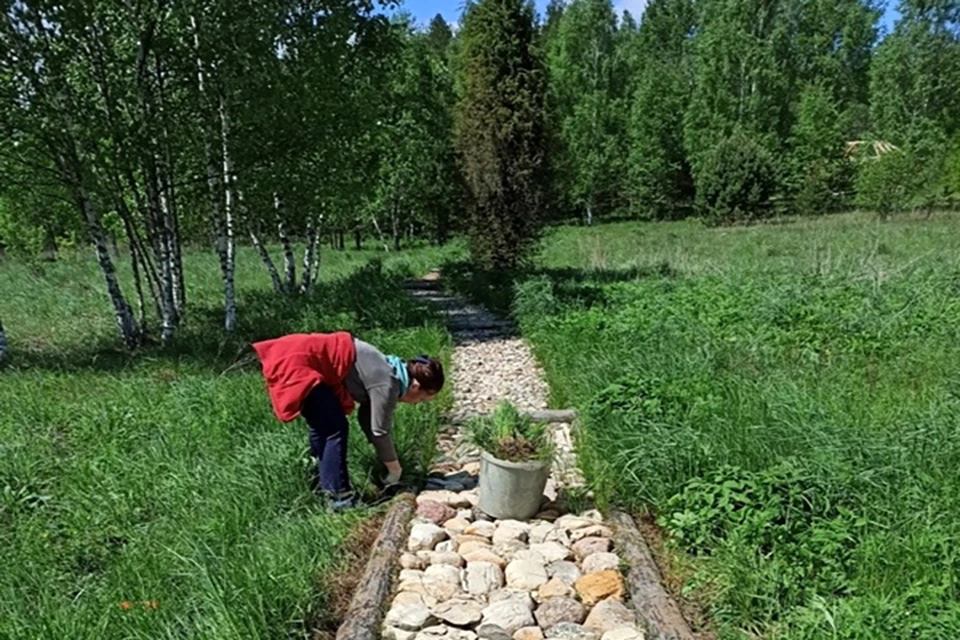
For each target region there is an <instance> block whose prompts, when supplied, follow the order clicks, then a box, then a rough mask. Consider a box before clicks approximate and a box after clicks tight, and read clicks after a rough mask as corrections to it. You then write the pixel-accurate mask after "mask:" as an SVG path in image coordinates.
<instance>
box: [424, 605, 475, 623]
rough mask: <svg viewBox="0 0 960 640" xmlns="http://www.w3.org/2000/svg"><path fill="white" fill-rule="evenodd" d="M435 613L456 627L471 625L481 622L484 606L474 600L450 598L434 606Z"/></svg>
mask: <svg viewBox="0 0 960 640" xmlns="http://www.w3.org/2000/svg"><path fill="white" fill-rule="evenodd" d="M433 615H435V616H436V617H438V618H440V619H441V620H443V621H444V622H446V623H447V624H452V625H453V626H455V627H469V626H471V625H474V624H476V623H478V622H480V619H481V618H482V617H483V607H482V606H481V605H480V604H479V603H477V602H474V601H472V600H448V601H447V602H444V603H443V604H439V605H437V606H436V607H434V608H433Z"/></svg>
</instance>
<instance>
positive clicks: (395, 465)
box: [383, 460, 403, 487]
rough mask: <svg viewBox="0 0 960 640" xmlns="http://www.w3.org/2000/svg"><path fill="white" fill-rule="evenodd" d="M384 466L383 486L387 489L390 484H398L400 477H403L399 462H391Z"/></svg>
mask: <svg viewBox="0 0 960 640" xmlns="http://www.w3.org/2000/svg"><path fill="white" fill-rule="evenodd" d="M384 465H386V467H387V477H386V478H384V480H383V484H384V485H385V486H388V487H389V486H390V485H392V484H397V483H398V482H400V476H402V475H403V467H401V466H400V461H399V460H393V461H391V462H385V463H384Z"/></svg>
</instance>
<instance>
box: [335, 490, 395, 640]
mask: <svg viewBox="0 0 960 640" xmlns="http://www.w3.org/2000/svg"><path fill="white" fill-rule="evenodd" d="M413 511H414V497H413V494H411V493H404V494H402V495H400V496H397V497H396V498H395V499H394V503H393V505H392V506H391V507H390V510H389V511H388V512H387V516H386V518H385V519H384V521H383V526H382V527H380V534H379V535H378V536H377V539H376V541H374V543H373V548H371V549H370V559H369V560H368V561H367V567H366V569H365V570H364V572H363V577H362V578H361V579H360V583H359V584H358V585H357V590H356V591H355V592H354V594H353V599H352V600H351V601H350V607H349V608H348V609H347V614H346V616H345V617H344V622H343V624H342V625H340V628H339V629H338V630H337V640H379V638H380V623H381V622H382V620H383V613H384V606H385V604H386V602H387V598H389V597H390V590H391V578H392V576H393V570H394V568H395V567H396V566H397V562H398V560H399V557H400V553H401V552H402V550H403V546H404V543H405V542H406V540H407V528H408V525H409V524H410V519H411V518H412V517H413Z"/></svg>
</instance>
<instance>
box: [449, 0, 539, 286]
mask: <svg viewBox="0 0 960 640" xmlns="http://www.w3.org/2000/svg"><path fill="white" fill-rule="evenodd" d="M458 37H459V43H458V59H457V75H456V78H457V93H458V99H457V104H456V109H455V127H456V141H457V147H458V150H459V152H460V155H461V157H462V168H463V173H464V179H465V181H466V186H467V190H468V192H469V204H468V233H469V236H470V242H471V249H472V252H473V255H474V258H475V260H476V262H477V263H478V264H479V265H480V266H483V267H486V268H498V269H509V268H512V267H515V266H516V265H518V264H521V263H522V262H523V261H524V260H526V259H528V258H529V257H530V255H531V252H532V250H533V249H534V247H535V246H536V243H537V241H538V238H539V234H540V227H541V222H542V218H543V210H542V209H543V204H544V202H543V198H544V196H543V189H544V186H545V185H544V177H545V174H544V171H545V160H544V153H545V133H544V94H545V86H544V82H545V79H544V74H543V70H542V64H541V61H540V59H539V56H538V54H537V51H536V49H535V41H534V40H535V29H534V24H533V14H532V6H530V5H526V4H524V3H523V2H522V1H521V0H481V1H480V2H477V3H475V4H471V5H469V7H468V9H467V13H466V16H465V18H464V21H463V28H462V30H461V32H460V33H459V34H458Z"/></svg>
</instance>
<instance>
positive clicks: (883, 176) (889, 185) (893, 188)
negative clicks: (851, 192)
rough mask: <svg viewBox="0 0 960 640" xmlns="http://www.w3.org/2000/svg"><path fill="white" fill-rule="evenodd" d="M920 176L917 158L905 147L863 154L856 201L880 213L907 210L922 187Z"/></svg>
mask: <svg viewBox="0 0 960 640" xmlns="http://www.w3.org/2000/svg"><path fill="white" fill-rule="evenodd" d="M919 176H922V173H921V172H920V170H919V167H918V166H917V162H916V160H915V159H914V158H913V156H912V155H911V154H909V153H907V152H904V151H899V150H898V151H891V152H890V153H885V154H883V155H882V156H879V157H874V158H864V159H863V160H862V162H861V163H860V166H859V168H858V171H857V178H856V188H857V204H858V205H859V206H860V207H862V208H864V209H867V210H870V211H876V212H877V213H878V214H880V216H881V217H886V216H888V215H890V214H891V213H894V212H898V211H904V210H906V209H907V207H908V206H909V204H910V202H911V201H912V199H913V197H914V195H915V194H916V193H917V191H918V189H919V188H920V185H919V184H918V182H919V180H918V177H919Z"/></svg>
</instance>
